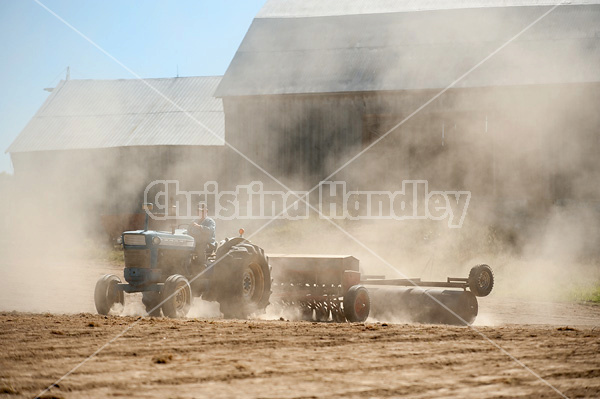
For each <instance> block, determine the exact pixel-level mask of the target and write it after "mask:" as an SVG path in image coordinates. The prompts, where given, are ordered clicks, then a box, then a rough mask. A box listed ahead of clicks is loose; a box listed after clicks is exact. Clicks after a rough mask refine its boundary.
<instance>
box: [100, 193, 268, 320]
mask: <svg viewBox="0 0 600 399" xmlns="http://www.w3.org/2000/svg"><path fill="white" fill-rule="evenodd" d="M144 210H145V211H146V221H145V227H144V229H143V230H135V231H126V232H124V233H123V234H122V236H121V240H120V241H121V243H122V245H123V251H124V257H125V269H124V270H123V274H124V277H125V281H126V283H123V282H121V279H120V278H119V277H118V276H116V275H114V274H107V275H105V276H103V277H101V278H100V279H99V280H98V282H97V283H96V288H95V291H94V302H95V305H96V310H97V311H98V313H100V314H104V315H106V314H108V313H109V311H110V310H111V308H112V307H113V306H114V305H115V304H117V303H120V304H122V305H123V304H124V299H125V295H124V294H125V293H128V294H130V293H136V292H140V293H142V302H143V304H144V306H145V308H146V311H147V312H148V314H149V315H150V316H160V314H161V311H162V314H163V315H164V316H166V317H171V318H179V317H184V316H185V315H186V314H187V312H188V311H189V309H190V307H191V303H192V298H193V297H199V296H201V297H202V298H203V299H204V300H208V301H216V302H218V303H219V305H220V310H221V313H223V315H224V316H225V317H226V318H247V317H248V316H249V315H251V314H253V313H255V312H261V311H264V309H265V308H266V306H267V305H268V304H269V297H270V295H271V271H270V268H269V262H268V259H267V257H266V256H265V253H264V251H263V249H262V248H260V247H258V246H257V245H255V244H252V243H251V242H250V241H248V240H246V239H245V238H243V229H240V236H239V237H233V238H226V239H224V240H223V241H221V242H219V243H217V245H216V246H215V247H209V248H207V249H206V251H205V248H196V243H195V240H194V238H193V237H192V236H190V235H189V234H187V231H186V230H185V229H177V228H175V226H174V225H173V226H172V229H171V232H168V231H153V230H148V214H149V213H150V211H151V210H152V204H144ZM203 252H204V253H203ZM199 254H200V256H199ZM204 255H205V256H204Z"/></svg>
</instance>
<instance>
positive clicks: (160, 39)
mask: <svg viewBox="0 0 600 399" xmlns="http://www.w3.org/2000/svg"><path fill="white" fill-rule="evenodd" d="M40 1H41V2H42V3H43V4H45V5H46V6H47V7H48V8H50V9H52V10H53V11H54V12H55V13H56V14H58V15H60V16H61V17H62V18H63V19H65V20H66V21H67V22H69V23H70V24H71V25H73V26H74V27H75V28H77V29H78V30H80V31H81V32H82V33H83V34H85V35H86V36H88V37H89V38H91V39H92V40H93V41H95V42H96V43H97V44H98V45H100V46H101V47H102V48H104V50H106V51H107V52H108V53H110V54H112V55H113V56H114V57H115V58H117V59H118V60H119V61H121V62H122V63H123V64H124V65H126V66H127V67H128V68H130V69H131V70H133V71H134V72H135V73H137V74H138V75H140V76H141V77H145V78H158V77H173V76H176V74H177V65H179V75H180V76H204V75H206V76H211V75H222V74H224V73H225V70H226V69H227V66H228V65H229V62H230V61H231V59H232V58H233V55H234V54H235V51H236V50H237V48H238V46H239V44H240V43H241V41H242V39H243V38H244V35H245V34H246V31H247V30H248V27H249V26H250V24H251V23H252V19H253V18H254V16H255V15H256V13H257V12H258V10H259V9H260V8H261V6H262V5H263V3H264V1H265V0H239V1H216V0H213V1H202V0H197V1H191V0H173V1H155V0H151V1H148V0H144V1H140V0H136V1H133V0H120V1H115V0H103V1H82V0H62V1H60V0H40ZM0 54H1V57H2V62H0V149H1V150H2V151H1V152H0V172H1V171H7V172H11V173H12V165H11V163H10V157H9V155H8V154H5V153H4V151H5V150H6V149H7V148H8V146H9V145H10V143H11V142H12V141H13V140H14V139H15V137H17V135H18V134H19V133H20V132H21V130H22V129H23V128H24V127H25V125H26V124H27V122H28V121H29V119H30V118H31V117H32V116H33V115H34V114H35V112H36V111H37V110H38V108H39V107H40V106H41V105H42V103H43V102H44V101H45V99H46V98H47V97H48V94H49V93H48V92H45V91H44V90H43V89H44V88H45V87H54V86H56V84H57V83H58V82H59V80H60V79H64V76H65V68H66V67H67V66H69V67H70V69H71V79H126V78H134V77H133V76H131V75H130V74H129V72H127V71H126V70H124V69H123V68H122V67H121V66H119V65H118V64H116V63H115V62H114V61H112V60H111V59H110V58H108V57H107V56H106V55H104V54H102V53H101V52H100V51H99V50H98V49H96V48H95V47H93V46H92V45H91V44H90V43H88V42H87V41H85V40H84V39H83V38H82V37H80V36H78V35H77V34H76V33H75V32H73V31H72V30H71V29H70V28H68V27H67V26H65V25H64V24H63V23H62V22H61V21H59V20H58V19H56V18H55V17H54V16H52V15H51V14H50V13H48V12H47V11H46V10H44V9H43V8H42V7H41V6H40V5H38V4H37V3H35V2H34V1H33V0H0Z"/></svg>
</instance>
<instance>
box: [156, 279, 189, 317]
mask: <svg viewBox="0 0 600 399" xmlns="http://www.w3.org/2000/svg"><path fill="white" fill-rule="evenodd" d="M162 301H164V302H163V304H162V311H163V313H164V315H165V316H166V317H171V318H178V317H185V315H186V314H187V312H188V311H189V310H190V307H191V306H192V288H191V287H190V283H189V282H188V281H187V279H186V278H185V277H183V276H182V275H180V274H174V275H172V276H170V277H169V278H168V279H167V280H166V281H165V285H164V288H163V290H162Z"/></svg>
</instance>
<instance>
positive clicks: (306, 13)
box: [256, 0, 600, 18]
mask: <svg viewBox="0 0 600 399" xmlns="http://www.w3.org/2000/svg"><path fill="white" fill-rule="evenodd" d="M557 3H558V1H557V0H326V1H323V0H267V2H266V3H265V5H264V6H263V7H262V8H261V9H260V11H259V12H258V14H257V15H256V18H304V17H325V16H334V15H357V14H382V13H392V12H411V11H427V10H449V9H457V8H485V7H512V6H554V5H556V4H557ZM567 3H568V4H599V3H600V0H571V1H568V2H567Z"/></svg>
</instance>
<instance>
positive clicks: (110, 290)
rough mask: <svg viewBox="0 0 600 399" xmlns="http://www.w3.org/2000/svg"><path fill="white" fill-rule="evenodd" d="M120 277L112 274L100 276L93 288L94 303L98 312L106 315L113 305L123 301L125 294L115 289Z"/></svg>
mask: <svg viewBox="0 0 600 399" xmlns="http://www.w3.org/2000/svg"><path fill="white" fill-rule="evenodd" d="M120 282H121V279H120V278H119V277H117V276H115V275H114V274H106V275H104V276H102V277H101V278H100V279H99V280H98V282H97V283H96V288H95V289H94V303H95V305H96V310H97V311H98V313H99V314H103V315H107V314H108V312H110V309H111V308H112V307H113V305H115V304H117V303H120V304H121V305H123V304H124V303H125V294H124V293H123V291H121V290H119V289H117V284H119V283H120Z"/></svg>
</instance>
